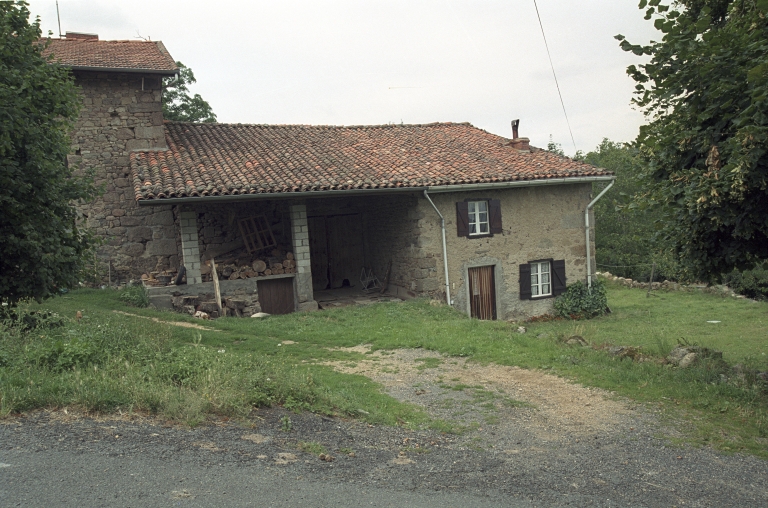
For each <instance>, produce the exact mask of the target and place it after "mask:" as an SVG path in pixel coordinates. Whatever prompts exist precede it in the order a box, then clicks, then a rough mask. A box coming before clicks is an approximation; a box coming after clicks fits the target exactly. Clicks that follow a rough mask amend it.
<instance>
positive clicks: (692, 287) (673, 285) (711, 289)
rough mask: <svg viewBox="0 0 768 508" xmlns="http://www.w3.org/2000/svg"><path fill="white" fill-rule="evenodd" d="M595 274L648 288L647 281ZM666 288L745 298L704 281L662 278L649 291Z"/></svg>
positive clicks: (621, 282) (606, 273)
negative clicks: (695, 281) (694, 281)
mask: <svg viewBox="0 0 768 508" xmlns="http://www.w3.org/2000/svg"><path fill="white" fill-rule="evenodd" d="M595 275H598V276H600V277H603V278H605V279H608V280H611V281H614V282H618V283H619V284H621V285H622V286H626V287H628V288H639V289H648V283H647V282H639V281H636V280H632V279H628V278H626V277H617V276H615V275H613V274H611V273H609V272H595ZM660 289H663V290H666V291H704V292H707V293H714V294H718V295H723V296H731V297H733V298H739V299H745V298H747V297H746V296H744V295H739V294H736V293H734V292H733V290H731V288H729V287H728V286H723V285H713V286H711V285H709V284H704V283H695V284H680V283H679V282H673V281H671V280H663V281H660V282H653V283H651V291H657V290H660Z"/></svg>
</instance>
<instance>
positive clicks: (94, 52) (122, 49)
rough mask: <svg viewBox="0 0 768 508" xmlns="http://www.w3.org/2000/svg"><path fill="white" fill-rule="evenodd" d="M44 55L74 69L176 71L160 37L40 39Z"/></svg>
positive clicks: (140, 71)
mask: <svg viewBox="0 0 768 508" xmlns="http://www.w3.org/2000/svg"><path fill="white" fill-rule="evenodd" d="M41 43H42V44H45V43H48V46H47V47H46V48H45V49H44V50H43V56H48V55H53V61H54V62H56V63H58V64H59V65H61V66H63V67H68V68H70V69H72V70H74V71H98V72H127V73H141V74H160V75H162V76H173V75H175V74H177V73H178V72H179V68H178V66H177V65H176V62H174V60H173V58H172V57H171V55H170V54H169V53H168V50H166V49H165V46H164V45H163V43H162V42H160V41H100V40H97V39H42V40H41Z"/></svg>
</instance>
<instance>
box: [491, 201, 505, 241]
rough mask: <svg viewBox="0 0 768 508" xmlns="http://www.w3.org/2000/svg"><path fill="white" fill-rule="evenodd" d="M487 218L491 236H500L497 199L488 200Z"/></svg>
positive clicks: (499, 209)
mask: <svg viewBox="0 0 768 508" xmlns="http://www.w3.org/2000/svg"><path fill="white" fill-rule="evenodd" d="M488 216H489V217H490V224H489V225H490V227H491V234H492V235H500V234H501V231H502V229H501V201H499V200H498V199H489V200H488Z"/></svg>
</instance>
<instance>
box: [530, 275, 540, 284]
mask: <svg viewBox="0 0 768 508" xmlns="http://www.w3.org/2000/svg"><path fill="white" fill-rule="evenodd" d="M538 284H539V276H538V275H537V274H535V273H532V274H531V286H537V285H538Z"/></svg>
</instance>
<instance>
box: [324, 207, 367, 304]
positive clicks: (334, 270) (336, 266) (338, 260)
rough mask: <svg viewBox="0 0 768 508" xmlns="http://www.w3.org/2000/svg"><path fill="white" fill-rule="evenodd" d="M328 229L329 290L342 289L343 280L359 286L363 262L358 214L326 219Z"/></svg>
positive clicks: (361, 229)
mask: <svg viewBox="0 0 768 508" xmlns="http://www.w3.org/2000/svg"><path fill="white" fill-rule="evenodd" d="M326 220H327V222H326V224H327V228H328V276H329V278H330V282H331V289H336V288H340V287H344V286H345V285H346V284H345V282H344V281H345V280H346V281H348V284H349V285H351V286H354V285H356V284H360V269H361V268H363V266H364V260H363V224H362V222H361V220H360V214H352V215H331V216H328V217H326Z"/></svg>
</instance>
